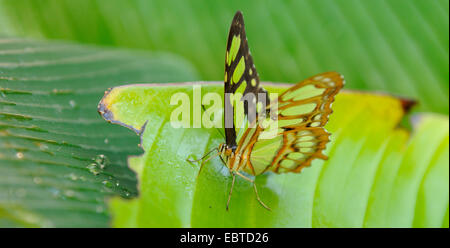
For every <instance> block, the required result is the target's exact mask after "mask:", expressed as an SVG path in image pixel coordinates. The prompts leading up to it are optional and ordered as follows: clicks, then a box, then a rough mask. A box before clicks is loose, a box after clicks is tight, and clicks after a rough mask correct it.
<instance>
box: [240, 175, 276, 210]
mask: <svg viewBox="0 0 450 248" xmlns="http://www.w3.org/2000/svg"><path fill="white" fill-rule="evenodd" d="M236 174H237V175H238V176H240V177H242V178H243V179H245V180H247V181H249V182H250V183H252V184H253V189H254V190H255V195H256V199H257V200H258V202H259V204H261V206H263V207H264V208H265V209H267V210H269V211H270V210H271V209H270V208H269V207H268V206H267V205H266V204H265V203H264V202H263V201H262V200H261V198H259V194H258V189H257V188H256V184H255V180H252V179H250V178H248V177H247V176H245V175H243V174H242V173H240V172H239V171H236Z"/></svg>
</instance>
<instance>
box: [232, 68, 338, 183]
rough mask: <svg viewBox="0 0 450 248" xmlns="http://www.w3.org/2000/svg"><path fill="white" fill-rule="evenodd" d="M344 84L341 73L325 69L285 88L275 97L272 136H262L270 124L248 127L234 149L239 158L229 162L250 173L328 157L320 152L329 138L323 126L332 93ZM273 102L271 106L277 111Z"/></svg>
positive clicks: (294, 168) (278, 170) (288, 169)
mask: <svg viewBox="0 0 450 248" xmlns="http://www.w3.org/2000/svg"><path fill="white" fill-rule="evenodd" d="M343 85H344V80H343V77H342V76H341V75H340V74H338V73H336V72H327V73H323V74H320V75H317V76H314V77H311V78H308V79H306V80H304V81H302V82H300V83H298V84H297V85H295V86H293V87H291V88H289V89H288V90H286V91H285V92H284V93H283V94H281V95H280V96H279V97H278V99H275V101H277V108H278V109H277V113H278V115H277V117H278V123H277V125H278V127H277V129H276V134H275V136H274V137H273V138H271V139H263V134H264V132H265V131H267V130H268V129H270V128H271V127H270V126H269V127H266V128H262V127H260V126H259V125H258V126H257V127H256V128H248V129H247V130H246V132H245V133H244V135H243V136H242V138H241V139H240V140H239V144H238V147H237V150H236V152H238V153H239V154H240V158H241V159H239V160H236V161H232V163H231V164H232V166H233V167H238V168H237V169H239V170H240V169H242V170H244V171H246V172H247V173H250V174H253V175H259V174H261V173H264V172H265V171H269V170H270V171H273V172H275V173H284V172H300V171H301V170H302V169H303V168H304V167H307V166H309V165H310V164H311V161H312V160H314V159H315V158H321V159H327V157H326V156H325V155H324V154H323V153H322V152H323V150H324V149H325V147H326V144H327V143H328V141H329V133H328V132H327V131H326V130H325V129H324V128H323V127H324V125H325V124H326V123H327V121H328V116H329V115H330V114H331V113H332V109H331V104H332V102H333V101H334V97H335V95H336V94H337V93H338V92H339V90H340V89H341V88H342V87H343ZM274 106H275V105H274V104H272V106H270V108H271V109H272V110H273V111H276V109H274ZM272 127H273V126H272Z"/></svg>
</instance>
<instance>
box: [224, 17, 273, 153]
mask: <svg viewBox="0 0 450 248" xmlns="http://www.w3.org/2000/svg"><path fill="white" fill-rule="evenodd" d="M242 90H243V93H242V94H243V95H245V94H247V93H253V94H254V96H255V97H256V99H255V103H253V104H248V103H247V102H244V112H245V115H246V116H249V122H252V121H254V116H256V102H258V101H260V98H259V97H258V93H263V94H265V96H266V97H265V101H266V102H265V103H266V104H267V105H268V103H269V97H268V94H267V91H266V90H264V89H263V88H262V87H261V86H260V83H259V75H258V72H257V71H256V68H255V65H254V64H253V58H252V56H251V54H250V50H249V48H248V42H247V36H246V34H245V28H244V18H243V16H242V13H241V12H240V11H238V12H236V14H235V16H234V18H233V21H232V23H231V27H230V32H229V34H228V41H227V51H226V54H225V91H224V92H225V99H226V100H225V112H224V119H225V136H226V144H227V146H228V147H231V148H233V150H234V149H235V148H236V146H237V144H236V123H235V108H234V106H233V104H232V102H231V101H229V98H227V93H229V94H230V93H231V94H234V93H236V92H238V91H242ZM261 99H262V98H261ZM249 113H255V115H253V114H250V115H249ZM227 123H229V124H232V126H231V125H227Z"/></svg>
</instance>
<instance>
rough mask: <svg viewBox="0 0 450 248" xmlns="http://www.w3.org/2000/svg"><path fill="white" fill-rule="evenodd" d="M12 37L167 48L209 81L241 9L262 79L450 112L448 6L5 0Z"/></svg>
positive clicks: (218, 70) (349, 0)
mask: <svg viewBox="0 0 450 248" xmlns="http://www.w3.org/2000/svg"><path fill="white" fill-rule="evenodd" d="M1 5H2V7H0V8H1V9H2V10H3V11H2V12H0V13H1V16H3V18H2V19H5V20H3V21H2V24H0V25H3V26H4V27H3V33H9V34H13V35H20V36H28V37H39V38H45V39H47V38H50V39H65V40H73V41H78V42H82V43H93V44H102V45H110V46H119V47H129V48H138V49H148V50H163V51H169V52H173V53H176V54H179V55H182V56H183V57H185V58H186V59H188V60H189V61H191V62H192V63H193V64H194V65H195V67H196V68H197V70H198V71H199V73H200V75H201V79H204V80H220V79H222V75H223V67H224V65H223V63H224V54H225V43H226V37H227V35H228V28H229V25H230V22H231V18H232V17H233V15H234V13H235V12H236V10H238V9H240V10H242V11H243V13H244V17H245V22H246V29H247V30H246V31H247V36H248V39H249V43H250V48H251V51H252V54H253V56H254V60H255V64H256V67H257V68H258V70H259V74H260V75H261V78H262V80H264V81H275V82H298V81H300V80H302V79H303V78H305V77H308V76H310V75H314V74H318V73H321V72H324V71H330V70H335V71H339V72H340V73H342V74H343V75H345V76H346V79H347V82H348V84H347V86H346V87H347V88H350V89H370V90H377V91H385V92H391V93H395V94H399V95H402V96H409V97H414V98H416V99H419V100H420V105H419V106H420V107H419V109H420V110H424V111H433V112H439V113H444V114H448V111H449V107H448V92H449V83H448V82H449V73H448V67H449V62H448V61H449V59H448V51H449V45H448V44H449V38H448V37H449V31H448V30H449V21H448V10H449V2H448V1H446V0H437V1H427V0H414V1H410V0H396V1H386V0H381V1H359V0H337V1H335V0H326V1H307V0H302V1H288V0H285V1H271V0H263V1H259V0H250V1H239V0H232V1H208V0H193V1H178V0H156V1H148V0H131V1H123V0H78V1H70V0H38V1H36V0H35V1H27V0H14V1H9V0H2V1H1Z"/></svg>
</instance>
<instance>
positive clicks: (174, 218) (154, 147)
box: [99, 82, 449, 227]
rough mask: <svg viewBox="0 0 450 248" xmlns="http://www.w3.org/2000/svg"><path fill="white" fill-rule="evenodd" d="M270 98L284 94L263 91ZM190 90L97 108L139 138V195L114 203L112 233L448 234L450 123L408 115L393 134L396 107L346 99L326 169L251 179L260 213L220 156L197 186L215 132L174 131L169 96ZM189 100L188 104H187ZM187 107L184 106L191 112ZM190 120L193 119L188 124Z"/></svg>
mask: <svg viewBox="0 0 450 248" xmlns="http://www.w3.org/2000/svg"><path fill="white" fill-rule="evenodd" d="M201 86H202V88H201V90H202V95H204V94H206V93H208V92H217V93H219V94H223V83H220V82H216V83H202V84H201ZM266 89H268V90H269V91H270V92H278V93H279V92H282V91H283V90H285V89H286V88H284V87H281V86H278V87H274V86H273V85H266ZM177 92H184V93H186V94H188V95H189V96H190V97H191V98H190V99H192V95H193V86H192V84H177V85H161V84H143V85H129V86H121V87H116V88H113V89H112V90H111V91H109V92H108V93H107V94H105V96H104V98H103V99H102V101H101V103H100V105H99V106H100V110H101V112H102V113H103V116H104V118H105V119H107V120H108V121H111V122H113V123H117V124H120V125H123V126H126V127H128V128H131V129H133V130H136V131H137V132H138V133H140V134H141V146H142V147H143V149H144V150H145V153H144V154H143V155H142V156H135V157H132V158H130V159H129V164H130V167H131V168H132V169H133V170H134V171H136V173H137V175H138V179H139V189H140V195H139V197H138V198H135V199H132V200H123V199H119V198H114V199H112V200H111V204H110V209H111V211H112V214H113V216H114V217H113V226H116V227H441V226H447V227H448V216H449V215H448V206H449V189H448V185H449V173H448V172H449V171H448V169H449V166H448V164H449V153H448V148H449V122H448V116H440V115H432V114H422V115H420V116H416V117H415V119H414V121H413V124H414V130H413V132H412V133H409V132H408V131H407V130H406V129H404V128H401V127H399V123H400V121H401V120H402V118H403V115H404V109H403V105H402V103H404V102H403V101H402V100H399V99H397V98H394V97H391V96H388V95H380V94H367V93H360V92H351V91H347V92H346V91H344V92H341V93H339V94H338V96H337V98H336V101H335V103H334V104H333V110H334V113H333V114H332V115H331V117H330V121H329V123H328V124H327V126H326V128H327V130H329V131H330V132H331V133H332V136H331V140H332V141H331V143H330V144H329V145H328V146H327V151H326V152H325V153H326V154H328V155H329V157H330V158H329V160H327V161H326V162H324V161H322V160H316V161H314V162H313V164H312V166H311V167H310V168H306V169H304V170H303V172H302V173H300V174H293V173H289V174H281V175H277V174H272V173H267V174H263V175H261V176H258V177H256V183H257V186H258V191H259V193H260V196H261V198H262V199H263V201H265V203H267V204H268V205H269V206H270V207H271V208H272V211H270V212H269V211H267V210H265V209H264V208H263V207H261V206H260V205H259V203H258V202H257V201H256V199H255V195H254V192H253V189H252V187H251V185H250V184H249V183H248V182H246V181H245V180H241V179H240V178H238V179H237V183H236V184H237V185H236V186H235V188H234V191H233V196H232V199H231V205H230V211H228V212H227V211H226V210H225V205H226V200H227V196H228V192H229V187H230V185H231V177H230V175H229V173H228V169H227V168H226V167H224V166H223V165H222V164H221V162H220V160H219V159H218V158H215V159H213V160H211V161H210V162H209V163H207V164H206V165H205V167H204V169H203V170H202V173H201V174H200V176H199V178H198V180H196V176H197V173H198V169H199V165H198V164H191V163H188V162H187V161H186V158H188V157H190V158H192V157H195V158H199V157H201V156H202V155H203V154H205V153H206V152H207V151H209V150H211V149H212V148H214V147H217V146H218V145H219V144H220V143H222V142H224V138H223V137H221V136H220V135H219V134H218V132H217V131H216V130H214V129H205V128H203V129H200V128H178V129H176V128H173V127H172V126H171V124H170V121H169V120H170V114H171V112H172V110H173V109H174V108H175V107H177V106H178V105H174V106H172V105H170V99H171V96H173V95H174V94H175V93H177ZM191 101H192V100H191ZM191 109H192V107H191ZM191 121H192V117H191Z"/></svg>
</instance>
